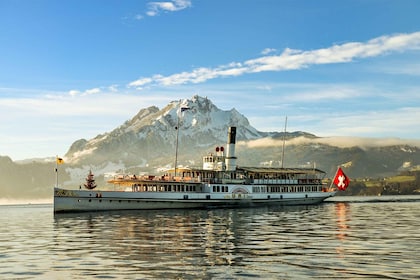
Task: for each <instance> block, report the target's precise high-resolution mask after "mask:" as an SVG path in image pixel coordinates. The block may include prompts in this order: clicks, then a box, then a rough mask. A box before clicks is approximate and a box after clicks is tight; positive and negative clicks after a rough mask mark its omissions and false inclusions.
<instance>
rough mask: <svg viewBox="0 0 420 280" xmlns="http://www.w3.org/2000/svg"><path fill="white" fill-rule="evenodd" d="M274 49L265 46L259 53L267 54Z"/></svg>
mask: <svg viewBox="0 0 420 280" xmlns="http://www.w3.org/2000/svg"><path fill="white" fill-rule="evenodd" d="M276 51H277V50H276V49H272V48H265V49H263V50H262V52H261V54H262V55H267V54H270V53H273V52H276Z"/></svg>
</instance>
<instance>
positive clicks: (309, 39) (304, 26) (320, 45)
mask: <svg viewBox="0 0 420 280" xmlns="http://www.w3.org/2000/svg"><path fill="white" fill-rule="evenodd" d="M418 11H420V1H414V0H413V1H409V0H399V1H396V0H395V1H394V0H392V1H391V0H377V1H375V0H366V1H365V0H363V1H362V0H360V1H358V0H352V1H346V0H341V1H326V0H319V1H299V0H293V1H292V0H291V1H286V0H258V1H257V0H253V1H251V0H233V1H221V0H212V1H204V0H190V1H189V0H177V1H169V0H168V1H140V0H139V1H130V0H126V1H113V0H108V1H96V0H89V1H77V0H72V1H67V0H62V1H48V0H36V1H16V0H0V116H1V122H0V155H8V156H10V157H11V158H12V159H14V160H19V159H26V158H32V157H48V156H55V155H56V154H58V155H63V154H64V153H65V152H67V150H68V148H69V147H70V145H71V144H72V143H73V142H74V141H75V140H77V139H80V138H86V139H90V138H92V137H95V136H96V135H98V134H100V133H104V132H107V131H110V130H112V129H114V128H116V127H117V126H119V125H121V124H122V123H124V121H126V120H128V119H130V118H131V117H132V116H134V115H135V114H136V113H137V112H138V111H139V110H140V109H142V108H145V107H148V106H151V105H156V106H158V107H160V108H162V107H163V106H165V105H166V104H168V103H169V102H171V101H173V100H178V99H184V98H191V97H192V96H193V95H196V94H198V95H200V96H207V97H208V98H209V99H211V100H212V101H213V103H215V105H216V106H218V107H219V108H221V109H224V110H229V109H231V108H236V109H237V110H238V111H239V112H241V113H242V114H244V115H245V116H246V117H247V118H248V119H249V120H250V123H251V125H253V126H254V127H255V128H257V129H258V130H261V131H282V130H283V126H284V119H285V116H287V117H288V130H290V131H296V130H302V131H307V132H310V133H314V134H316V135H318V136H323V137H329V136H349V137H367V138H402V139H420V129H419V126H420V79H419V77H420V17H419V16H418ZM352 139H353V138H352Z"/></svg>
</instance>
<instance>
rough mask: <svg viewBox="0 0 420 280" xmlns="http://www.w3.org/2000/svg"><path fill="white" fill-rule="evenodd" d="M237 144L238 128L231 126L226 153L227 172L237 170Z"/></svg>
mask: <svg viewBox="0 0 420 280" xmlns="http://www.w3.org/2000/svg"><path fill="white" fill-rule="evenodd" d="M235 143H236V127H234V126H231V127H229V130H228V142H227V152H226V160H225V163H226V170H227V171H235V170H236V156H235Z"/></svg>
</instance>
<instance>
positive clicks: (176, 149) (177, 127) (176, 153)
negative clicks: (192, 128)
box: [174, 100, 181, 177]
mask: <svg viewBox="0 0 420 280" xmlns="http://www.w3.org/2000/svg"><path fill="white" fill-rule="evenodd" d="M179 107H180V108H181V100H179ZM176 116H177V124H176V144H175V164H174V177H176V166H177V163H178V137H179V113H178V110H177V111H176Z"/></svg>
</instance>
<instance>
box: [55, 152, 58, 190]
mask: <svg viewBox="0 0 420 280" xmlns="http://www.w3.org/2000/svg"><path fill="white" fill-rule="evenodd" d="M55 187H56V188H58V156H55Z"/></svg>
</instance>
